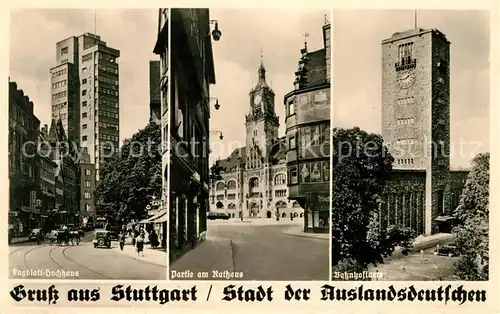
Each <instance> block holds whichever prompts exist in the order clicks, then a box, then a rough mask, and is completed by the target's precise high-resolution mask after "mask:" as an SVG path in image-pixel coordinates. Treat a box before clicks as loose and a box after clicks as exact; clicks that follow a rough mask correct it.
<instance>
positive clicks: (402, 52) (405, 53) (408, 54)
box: [398, 43, 413, 65]
mask: <svg viewBox="0 0 500 314" xmlns="http://www.w3.org/2000/svg"><path fill="white" fill-rule="evenodd" d="M398 59H399V61H400V63H401V64H402V65H403V64H409V63H411V60H412V59H413V43H406V44H402V45H399V47H398Z"/></svg>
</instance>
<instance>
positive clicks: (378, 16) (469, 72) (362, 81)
mask: <svg viewBox="0 0 500 314" xmlns="http://www.w3.org/2000/svg"><path fill="white" fill-rule="evenodd" d="M414 17H415V12H414V11H413V10H336V11H335V12H334V23H333V30H334V31H333V36H332V37H333V40H334V42H333V49H334V57H333V71H332V73H333V85H334V95H333V99H334V104H333V120H332V123H333V125H334V126H335V127H352V126H358V127H360V128H361V129H364V130H366V131H369V132H376V133H380V132H381V114H382V112H381V99H382V94H381V86H382V82H381V79H382V46H381V41H382V40H383V39H386V38H390V37H391V36H392V34H393V33H395V32H399V31H404V30H408V29H413V28H414V25H415V19H414ZM360 21H363V23H360ZM417 25H418V27H421V28H426V29H428V28H437V29H439V30H440V31H441V32H443V33H444V34H445V35H446V37H447V38H448V40H449V41H450V42H451V46H450V57H451V61H450V66H451V69H450V75H451V86H450V88H451V97H450V104H451V105H450V107H451V114H450V116H451V143H452V145H454V147H456V148H457V149H456V150H455V151H454V153H453V154H452V156H451V166H452V168H464V167H468V166H469V162H470V159H471V158H472V157H473V156H474V155H475V154H476V153H478V152H487V151H489V149H490V146H489V111H490V106H489V102H490V101H489V98H490V90H489V86H490V83H489V77H490V71H489V51H490V47H489V45H490V43H489V41H490V31H489V25H490V21H489V15H488V12H487V11H466V10H463V11H458V10H441V11H440V10H435V11H423V10H422V11H420V10H419V11H417ZM461 143H463V144H461ZM460 145H462V147H463V149H462V152H463V153H460V152H459V149H458V147H459V146H460Z"/></svg>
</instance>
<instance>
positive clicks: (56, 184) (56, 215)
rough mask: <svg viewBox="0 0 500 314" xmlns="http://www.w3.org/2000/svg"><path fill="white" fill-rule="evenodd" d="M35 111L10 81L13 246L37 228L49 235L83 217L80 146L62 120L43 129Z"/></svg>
mask: <svg viewBox="0 0 500 314" xmlns="http://www.w3.org/2000/svg"><path fill="white" fill-rule="evenodd" d="M33 109H34V104H33V102H32V101H30V99H29V97H28V96H27V95H25V94H24V92H23V90H20V89H18V86H17V84H16V83H15V82H9V148H8V149H9V188H10V198H9V204H10V206H9V233H8V238H9V243H10V242H11V241H12V240H14V241H15V240H16V238H24V237H27V236H28V234H29V233H30V232H31V230H32V229H35V228H39V229H41V230H42V231H44V232H48V231H50V230H51V229H52V228H53V227H54V226H55V225H57V224H62V223H66V224H68V223H73V224H75V223H78V219H79V210H78V209H79V203H78V201H77V199H78V196H79V195H80V191H79V177H78V174H79V167H78V164H77V162H76V158H75V156H76V155H75V154H76V151H75V147H74V145H73V143H72V142H71V141H69V140H68V137H67V135H66V132H65V130H64V127H63V122H62V121H61V120H60V119H52V123H51V125H50V129H49V128H48V126H47V125H46V124H45V125H44V126H43V127H42V128H40V120H39V119H38V118H37V117H36V116H35V115H34V113H33Z"/></svg>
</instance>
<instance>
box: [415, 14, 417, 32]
mask: <svg viewBox="0 0 500 314" xmlns="http://www.w3.org/2000/svg"><path fill="white" fill-rule="evenodd" d="M415 28H417V10H415Z"/></svg>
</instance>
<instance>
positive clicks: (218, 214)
mask: <svg viewBox="0 0 500 314" xmlns="http://www.w3.org/2000/svg"><path fill="white" fill-rule="evenodd" d="M229 217H230V216H229V213H225V212H209V213H208V214H207V218H208V219H210V220H217V219H222V220H228V219H229Z"/></svg>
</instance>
